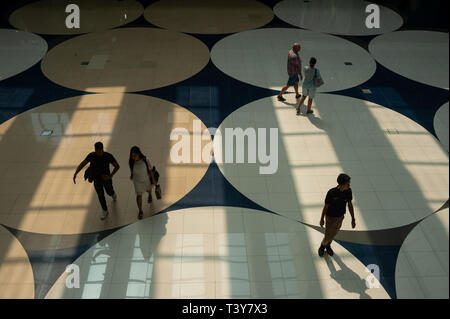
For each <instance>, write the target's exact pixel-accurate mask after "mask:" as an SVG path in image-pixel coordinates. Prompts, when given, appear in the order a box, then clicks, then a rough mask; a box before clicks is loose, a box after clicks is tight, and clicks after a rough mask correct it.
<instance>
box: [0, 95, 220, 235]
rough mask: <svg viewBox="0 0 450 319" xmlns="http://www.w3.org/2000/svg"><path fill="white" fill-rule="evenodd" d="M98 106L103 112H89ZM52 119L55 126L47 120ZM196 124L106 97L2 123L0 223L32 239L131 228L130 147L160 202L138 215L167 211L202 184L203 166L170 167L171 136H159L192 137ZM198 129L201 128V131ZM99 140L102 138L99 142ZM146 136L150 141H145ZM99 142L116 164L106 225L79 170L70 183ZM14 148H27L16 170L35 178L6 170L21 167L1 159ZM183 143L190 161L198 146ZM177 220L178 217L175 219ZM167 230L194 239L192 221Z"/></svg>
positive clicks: (55, 105)
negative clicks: (143, 161) (49, 132)
mask: <svg viewBox="0 0 450 319" xmlns="http://www.w3.org/2000/svg"><path fill="white" fill-rule="evenodd" d="M99 105H100V106H101V107H103V108H104V109H100V110H97V109H95V110H92V108H95V107H98V106H99ZM145 106H147V107H145ZM143 107H144V108H143ZM92 112H98V113H96V114H97V115H98V116H90V115H92V114H93V113H92ZM172 113H176V114H178V113H180V114H183V115H184V117H183V116H181V117H180V116H178V115H177V116H175V117H174V116H173V114H172ZM169 114H172V117H173V120H172V122H171V123H169V124H168V123H167V119H168V118H169ZM50 115H52V116H50ZM51 117H54V119H53V120H51V121H50V120H49V118H51ZM186 119H188V121H186ZM196 119H197V117H196V116H195V115H194V114H192V113H191V112H189V111H187V110H186V109H184V108H182V107H180V106H178V105H176V104H172V103H169V102H167V101H163V100H161V99H157V98H153V97H146V96H144V95H136V94H123V93H116V94H114V93H109V94H91V95H84V96H81V97H73V98H68V99H63V100H59V101H55V102H52V103H48V104H45V105H42V106H39V107H37V108H34V109H32V110H30V111H27V112H24V113H22V114H20V115H18V116H17V117H15V118H13V119H11V120H9V121H7V122H5V123H3V124H1V125H0V134H4V136H3V137H1V138H2V141H1V144H0V166H1V167H5V168H7V169H6V170H4V171H2V172H3V175H1V176H0V196H1V198H2V204H1V205H0V213H1V214H0V223H3V224H5V225H8V226H11V227H13V228H16V229H21V230H27V231H31V232H40V233H46V234H80V233H88V232H92V231H96V230H104V229H110V228H114V227H116V226H119V225H126V224H129V223H131V222H134V221H136V220H137V212H138V208H137V204H136V199H135V198H136V197H135V192H134V187H133V184H132V183H131V182H130V179H129V169H128V167H127V166H128V157H129V149H130V148H131V146H133V145H138V146H140V147H141V149H142V151H143V152H144V153H146V154H147V156H149V158H150V161H151V163H153V164H154V165H155V166H156V167H157V169H158V171H159V172H160V174H161V181H160V184H161V187H162V192H163V194H164V197H163V199H162V200H160V201H156V200H154V202H153V204H151V205H145V215H144V216H149V215H151V214H154V213H156V212H158V211H160V210H162V209H164V208H166V207H168V206H170V205H171V204H173V203H174V202H176V201H178V200H179V199H181V198H182V197H183V196H184V195H186V194H187V193H188V192H189V191H190V190H191V189H192V188H193V187H194V186H195V185H196V184H197V183H198V182H199V181H200V179H201V178H202V177H203V175H204V174H205V172H206V170H207V168H208V166H209V162H205V163H198V164H195V163H192V164H189V163H186V164H185V165H183V167H175V165H173V164H174V163H173V161H172V158H171V157H170V156H169V153H168V152H169V151H168V150H169V149H170V145H172V144H173V141H171V140H170V134H165V132H166V131H170V129H171V128H174V129H175V128H185V129H187V130H188V131H192V129H193V121H194V120H196ZM19 128H22V130H19ZM131 128H133V130H131ZM201 128H202V129H206V127H205V126H204V125H203V124H202V126H201ZM44 129H53V130H54V133H53V136H50V137H43V136H40V134H41V131H42V130H44ZM57 129H58V130H57ZM23 131H26V133H23ZM99 133H103V134H104V135H103V136H97V135H98V134H99ZM85 134H87V135H89V137H88V138H86V139H85V138H84V137H83V135H85ZM147 136H152V137H153V138H152V139H151V140H150V139H148V138H147ZM55 138H56V139H59V142H58V144H57V145H55V146H53V144H52V143H53V141H52V139H55ZM97 141H102V142H103V143H104V145H105V150H106V151H108V152H110V153H112V154H113V156H114V157H115V158H116V160H117V161H118V163H119V165H121V169H120V170H119V171H118V173H117V175H116V176H115V177H114V180H113V185H114V189H115V191H116V192H117V194H118V200H117V202H116V203H114V204H113V202H112V200H111V199H110V198H109V196H106V197H107V204H108V207H109V209H110V214H109V216H108V218H107V219H106V220H105V221H101V220H100V218H99V217H100V211H101V207H100V205H99V203H98V199H97V196H96V194H95V190H94V187H93V185H92V184H89V183H87V182H85V181H84V179H83V174H84V169H83V170H82V171H81V172H80V173H79V174H78V176H77V184H75V185H74V184H73V181H72V178H73V173H74V172H75V169H76V167H77V166H78V164H79V163H80V162H81V161H82V160H83V159H84V158H85V156H87V154H89V153H90V152H92V151H93V146H94V143H95V142H97ZM210 141H211V140H209V142H210ZM207 142H208V141H207V140H202V142H201V144H200V145H199V147H197V148H201V147H203V146H204V145H206V143H207ZM130 143H131V144H130ZM16 144H19V145H28V147H27V148H26V151H24V152H25V153H26V154H25V155H24V160H23V163H19V164H18V165H22V166H23V165H26V167H25V166H23V167H22V168H26V170H27V171H28V172H30V171H32V172H33V173H32V174H36V177H33V178H30V174H31V173H29V174H28V175H27V174H25V173H23V174H19V175H16V176H13V175H11V174H10V172H11V170H17V169H19V168H21V167H20V166H17V165H14V164H11V159H10V158H8V157H7V156H6V154H9V153H10V152H11V151H13V149H14V145H16ZM189 144H190V145H189V148H190V154H192V153H193V152H194V148H196V146H194V143H192V144H191V143H189ZM110 145H111V147H109V146H110ZM34 149H44V150H45V151H46V152H45V156H42V157H40V158H36V156H35V154H32V153H31V151H30V150H34ZM69 149H70V152H69V151H68V150H69ZM196 151H198V150H196ZM28 152H30V153H28ZM39 170H40V173H38V171H39ZM144 201H146V196H144ZM165 218H167V217H164V216H159V217H157V220H158V221H159V222H162V221H164V219H165ZM177 218H178V216H175V217H174V219H177ZM202 222H203V227H205V229H208V230H209V231H210V232H213V230H214V227H213V223H212V219H209V222H208V220H207V219H205V220H203V221H202ZM158 225H159V224H158ZM170 227H172V228H174V229H166V231H167V232H168V233H170V232H174V231H175V232H176V231H178V230H180V229H181V228H180V227H184V228H185V231H186V232H194V233H195V232H196V228H198V227H199V225H195V224H192V223H191V222H190V220H184V221H182V220H181V221H177V222H174V223H171V224H170ZM158 231H162V228H158V229H157V230H156V232H158Z"/></svg>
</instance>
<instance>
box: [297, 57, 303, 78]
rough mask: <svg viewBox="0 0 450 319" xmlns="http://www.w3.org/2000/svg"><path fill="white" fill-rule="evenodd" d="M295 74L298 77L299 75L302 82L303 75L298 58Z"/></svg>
mask: <svg viewBox="0 0 450 319" xmlns="http://www.w3.org/2000/svg"><path fill="white" fill-rule="evenodd" d="M297 73H298V75H300V80H301V81H303V75H302V61H301V60H300V58H299V59H298V64H297Z"/></svg>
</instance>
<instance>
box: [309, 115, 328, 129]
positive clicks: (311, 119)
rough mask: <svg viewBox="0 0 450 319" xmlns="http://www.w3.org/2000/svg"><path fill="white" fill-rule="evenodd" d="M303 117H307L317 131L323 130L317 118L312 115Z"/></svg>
mask: <svg viewBox="0 0 450 319" xmlns="http://www.w3.org/2000/svg"><path fill="white" fill-rule="evenodd" d="M305 116H307V117H308V119H309V121H310V122H311V124H312V125H314V126H315V127H317V128H318V129H319V130H325V129H324V126H323V124H322V120H321V119H320V118H319V117H317V116H315V115H314V113H312V114H307V115H305Z"/></svg>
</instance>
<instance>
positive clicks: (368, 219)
mask: <svg viewBox="0 0 450 319" xmlns="http://www.w3.org/2000/svg"><path fill="white" fill-rule="evenodd" d="M295 102H296V101H295V97H294V96H293V95H288V96H287V101H286V102H285V103H283V102H280V101H278V100H277V98H276V96H273V97H268V98H263V99H260V100H257V101H254V102H252V103H249V104H247V105H245V106H243V107H241V108H239V109H238V110H236V111H234V112H233V113H232V114H230V115H229V116H228V117H227V118H226V119H225V120H224V121H223V122H222V123H221V124H220V126H219V132H220V134H221V135H220V136H222V138H221V139H218V138H217V135H216V137H215V138H214V143H215V146H214V158H215V160H216V162H218V166H219V168H220V170H221V172H222V173H223V175H224V176H225V178H226V179H227V180H228V181H229V182H230V183H231V184H232V185H233V186H234V187H235V188H236V189H237V190H239V191H240V192H241V193H242V194H244V195H245V196H246V197H248V198H249V199H251V200H252V201H254V202H256V203H258V204H259V205H261V206H263V207H265V208H267V209H269V210H272V211H274V212H276V213H279V214H281V215H284V216H287V217H290V218H293V219H295V220H298V221H302V222H305V223H308V224H311V225H318V224H319V220H320V216H321V213H322V209H323V207H324V201H325V196H326V194H327V191H328V190H329V189H331V188H333V187H336V186H337V176H338V175H339V174H340V173H346V174H348V175H349V176H350V177H351V188H352V191H353V206H354V208H355V217H356V224H357V227H356V229H355V230H375V229H386V228H393V227H398V226H402V225H406V224H409V223H411V222H414V221H417V220H419V219H420V218H422V217H424V216H426V215H428V214H430V213H432V212H434V211H435V210H436V209H438V208H439V207H440V206H441V205H442V204H443V203H445V201H446V200H447V199H448V192H449V180H448V168H449V166H448V163H449V162H448V153H447V152H445V151H444V150H443V149H442V147H441V146H440V144H439V141H438V140H437V139H436V138H435V137H434V136H433V135H431V134H430V133H429V132H428V131H427V130H425V129H424V128H423V127H422V126H420V125H418V124H417V123H415V122H414V121H412V120H410V119H409V118H407V117H406V116H403V115H401V114H400V113H397V112H395V111H393V110H390V109H388V108H385V107H383V106H380V105H377V104H374V103H371V102H368V101H363V100H359V99H356V98H351V97H345V96H340V95H332V94H317V96H316V98H315V99H314V102H313V105H312V110H313V111H314V114H311V115H308V116H306V115H305V114H304V113H306V106H302V108H301V111H302V115H301V116H296V111H295V108H294V106H295V105H296V103H295ZM238 128H241V129H242V130H243V132H245V133H246V134H248V136H250V138H251V141H252V142H248V141H247V140H248V139H249V137H245V139H246V141H245V145H242V144H240V145H239V146H238V144H236V143H237V142H236V141H237V138H234V139H233V135H232V133H235V134H238V133H239V132H238V130H237V129H238ZM270 128H273V133H270V130H269V129H270ZM227 129H228V133H227ZM260 129H261V132H260ZM238 135H239V136H242V138H243V134H238ZM270 135H272V136H273V141H271V140H270ZM220 141H221V143H222V146H220ZM253 141H254V142H253ZM269 141H270V142H269ZM275 142H277V143H278V146H277V144H276V143H275ZM227 143H229V144H228V145H229V146H228V147H227ZM256 143H257V144H256ZM249 145H250V146H249ZM270 147H273V149H270ZM227 149H231V150H232V151H229V150H227ZM220 151H221V154H220V153H219V152H220ZM227 154H228V155H227ZM227 156H229V158H228V159H227ZM240 156H243V160H241V163H240V162H238V157H240ZM342 229H345V230H352V228H351V218H350V216H349V213H348V209H347V214H346V219H345V220H344V223H343V225H342Z"/></svg>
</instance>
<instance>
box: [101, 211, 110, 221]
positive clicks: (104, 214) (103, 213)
mask: <svg viewBox="0 0 450 319" xmlns="http://www.w3.org/2000/svg"><path fill="white" fill-rule="evenodd" d="M107 215H108V211H107V210H104V211H103V212H102V216H100V219H101V220H104V219H105V217H106V216H107Z"/></svg>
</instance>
